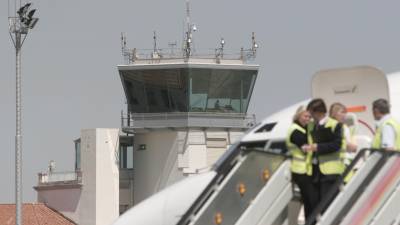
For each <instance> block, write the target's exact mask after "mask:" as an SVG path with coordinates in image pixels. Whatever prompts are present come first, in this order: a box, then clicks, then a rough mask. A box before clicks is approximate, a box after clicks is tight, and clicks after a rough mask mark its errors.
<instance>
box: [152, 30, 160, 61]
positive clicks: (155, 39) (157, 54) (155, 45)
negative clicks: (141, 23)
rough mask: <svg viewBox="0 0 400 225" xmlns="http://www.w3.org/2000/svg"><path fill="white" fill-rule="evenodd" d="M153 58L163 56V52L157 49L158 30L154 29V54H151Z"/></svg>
mask: <svg viewBox="0 0 400 225" xmlns="http://www.w3.org/2000/svg"><path fill="white" fill-rule="evenodd" d="M151 56H152V58H153V59H158V58H160V57H161V54H160V53H159V52H158V49H157V34H156V31H153V54H152V55H151Z"/></svg>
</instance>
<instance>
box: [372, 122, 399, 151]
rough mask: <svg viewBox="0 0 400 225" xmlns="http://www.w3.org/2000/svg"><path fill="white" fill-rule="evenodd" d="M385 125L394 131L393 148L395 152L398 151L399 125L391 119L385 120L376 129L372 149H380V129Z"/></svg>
mask: <svg viewBox="0 0 400 225" xmlns="http://www.w3.org/2000/svg"><path fill="white" fill-rule="evenodd" d="M386 125H390V126H392V127H393V129H394V130H395V133H396V139H395V143H394V147H395V149H396V150H398V151H400V124H399V123H398V122H397V121H396V120H394V119H393V118H390V119H388V120H386V121H385V122H384V123H382V124H381V125H380V126H379V127H378V129H377V130H376V132H375V137H374V140H373V141H372V148H382V129H383V127H384V126H386Z"/></svg>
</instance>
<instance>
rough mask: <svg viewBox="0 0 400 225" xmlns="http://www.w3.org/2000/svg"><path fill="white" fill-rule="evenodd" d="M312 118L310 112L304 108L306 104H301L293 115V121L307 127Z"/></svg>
mask: <svg viewBox="0 0 400 225" xmlns="http://www.w3.org/2000/svg"><path fill="white" fill-rule="evenodd" d="M310 120H311V115H310V113H309V112H308V111H307V110H306V109H305V108H304V106H300V107H299V108H298V109H297V110H296V113H295V114H294V116H293V122H297V123H299V124H300V125H301V126H303V127H305V126H306V125H307V124H308V123H309V122H310Z"/></svg>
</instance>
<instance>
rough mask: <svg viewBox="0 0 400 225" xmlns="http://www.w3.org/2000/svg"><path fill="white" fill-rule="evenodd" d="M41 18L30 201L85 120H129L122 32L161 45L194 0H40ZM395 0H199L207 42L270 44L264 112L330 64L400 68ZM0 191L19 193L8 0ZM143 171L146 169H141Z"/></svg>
mask: <svg viewBox="0 0 400 225" xmlns="http://www.w3.org/2000/svg"><path fill="white" fill-rule="evenodd" d="M33 3H34V6H35V7H36V8H38V11H37V15H38V16H39V17H40V21H39V23H38V25H37V27H36V28H35V29H34V30H33V31H32V32H31V33H30V36H29V37H28V39H27V41H26V42H25V44H24V47H23V56H22V59H23V70H22V76H23V123H22V125H23V151H24V152H23V163H24V167H23V173H24V174H23V182H24V202H32V201H35V199H36V193H35V192H34V191H33V189H32V186H34V185H35V184H36V182H37V173H38V172H39V171H45V170H46V168H47V165H48V161H49V160H51V159H53V160H55V161H56V164H57V170H61V171H63V170H72V169H73V142H72V141H73V139H74V138H77V137H79V133H80V129H81V128H92V127H119V125H120V123H119V121H120V117H119V116H120V110H121V109H122V108H123V107H124V95H123V91H122V87H121V84H120V80H119V76H118V73H117V69H116V65H117V64H119V63H122V62H123V60H122V56H121V48H120V32H121V31H125V32H126V33H127V35H128V45H129V47H138V48H151V47H152V32H153V30H156V31H157V33H158V37H159V45H160V46H164V47H166V46H167V44H168V42H171V41H175V40H176V41H178V43H180V42H181V39H182V30H183V29H182V26H183V20H184V7H185V4H184V0H168V1H165V0H146V1H139V0H131V1H128V0H114V1H94V0H85V1H78V0H69V1H54V0H35V1H33ZM399 7H400V3H399V2H398V1H396V0H381V1H376V0H353V1H349V0H335V1H321V0H303V1H298V0H296V1H288V0H279V1H267V0H264V1H261V0H246V1H243V0H241V1H239V0H218V1H215V0H192V16H193V19H192V20H193V22H194V23H196V25H197V27H198V32H197V33H196V36H195V41H196V47H198V48H215V47H216V46H217V45H218V42H219V39H220V38H221V37H224V38H225V40H226V48H228V49H234V48H236V49H240V47H242V46H244V47H248V46H249V45H250V35H251V32H252V31H254V32H256V38H257V40H258V42H259V45H260V46H261V48H260V49H259V52H258V57H257V60H256V62H257V63H258V64H260V65H261V71H260V74H259V78H258V80H257V83H256V87H255V92H254V94H253V98H252V100H251V103H250V109H249V110H250V112H251V113H256V115H257V118H258V119H261V118H263V117H265V116H267V115H268V114H270V113H272V112H274V111H276V110H278V109H280V108H282V107H285V106H287V105H290V104H292V103H295V102H297V101H299V100H302V99H304V98H306V97H308V96H309V93H310V90H309V89H310V85H309V83H310V79H311V77H312V74H313V73H315V72H316V71H318V70H320V69H325V68H332V67H343V66H351V65H360V64H364V65H365V64H369V65H374V66H377V67H378V68H380V69H382V70H383V71H384V72H393V71H396V70H399V69H400V60H399V59H400V41H399V40H400V25H399V16H398V9H399ZM0 10H1V11H0V12H1V14H0V15H1V17H2V19H1V20H0V31H1V32H0V45H1V51H0V74H1V76H0V90H1V94H0V107H1V117H0V124H1V128H0V137H1V152H2V157H1V158H0V185H1V187H2V188H1V190H2V191H1V192H0V202H1V203H4V202H13V201H14V191H13V188H14V136H15V69H14V68H15V53H14V48H13V47H12V43H11V40H10V37H9V34H8V21H7V1H1V2H0ZM137 172H140V171H137Z"/></svg>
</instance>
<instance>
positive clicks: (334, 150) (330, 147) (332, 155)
mask: <svg viewBox="0 0 400 225" xmlns="http://www.w3.org/2000/svg"><path fill="white" fill-rule="evenodd" d="M307 110H308V111H309V112H310V113H311V116H312V118H313V119H314V121H313V122H311V123H310V124H309V126H308V129H307V137H308V145H306V146H304V147H303V150H304V151H306V152H311V153H312V178H313V179H312V180H313V183H315V185H316V186H317V187H318V193H316V194H317V195H318V199H319V201H321V200H322V199H323V198H324V196H325V195H326V194H327V193H328V191H329V190H330V189H331V187H332V186H333V185H334V183H335V182H336V181H337V180H338V179H339V178H340V176H341V174H342V173H343V172H344V170H345V165H344V162H343V159H342V156H343V153H342V151H344V148H345V146H344V144H345V143H343V129H342V128H343V125H342V124H341V123H339V122H338V121H337V120H335V119H332V118H330V117H328V116H327V108H326V105H325V102H324V101H323V100H322V99H313V100H312V101H311V102H310V103H309V104H308V106H307ZM331 200H332V199H331Z"/></svg>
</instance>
